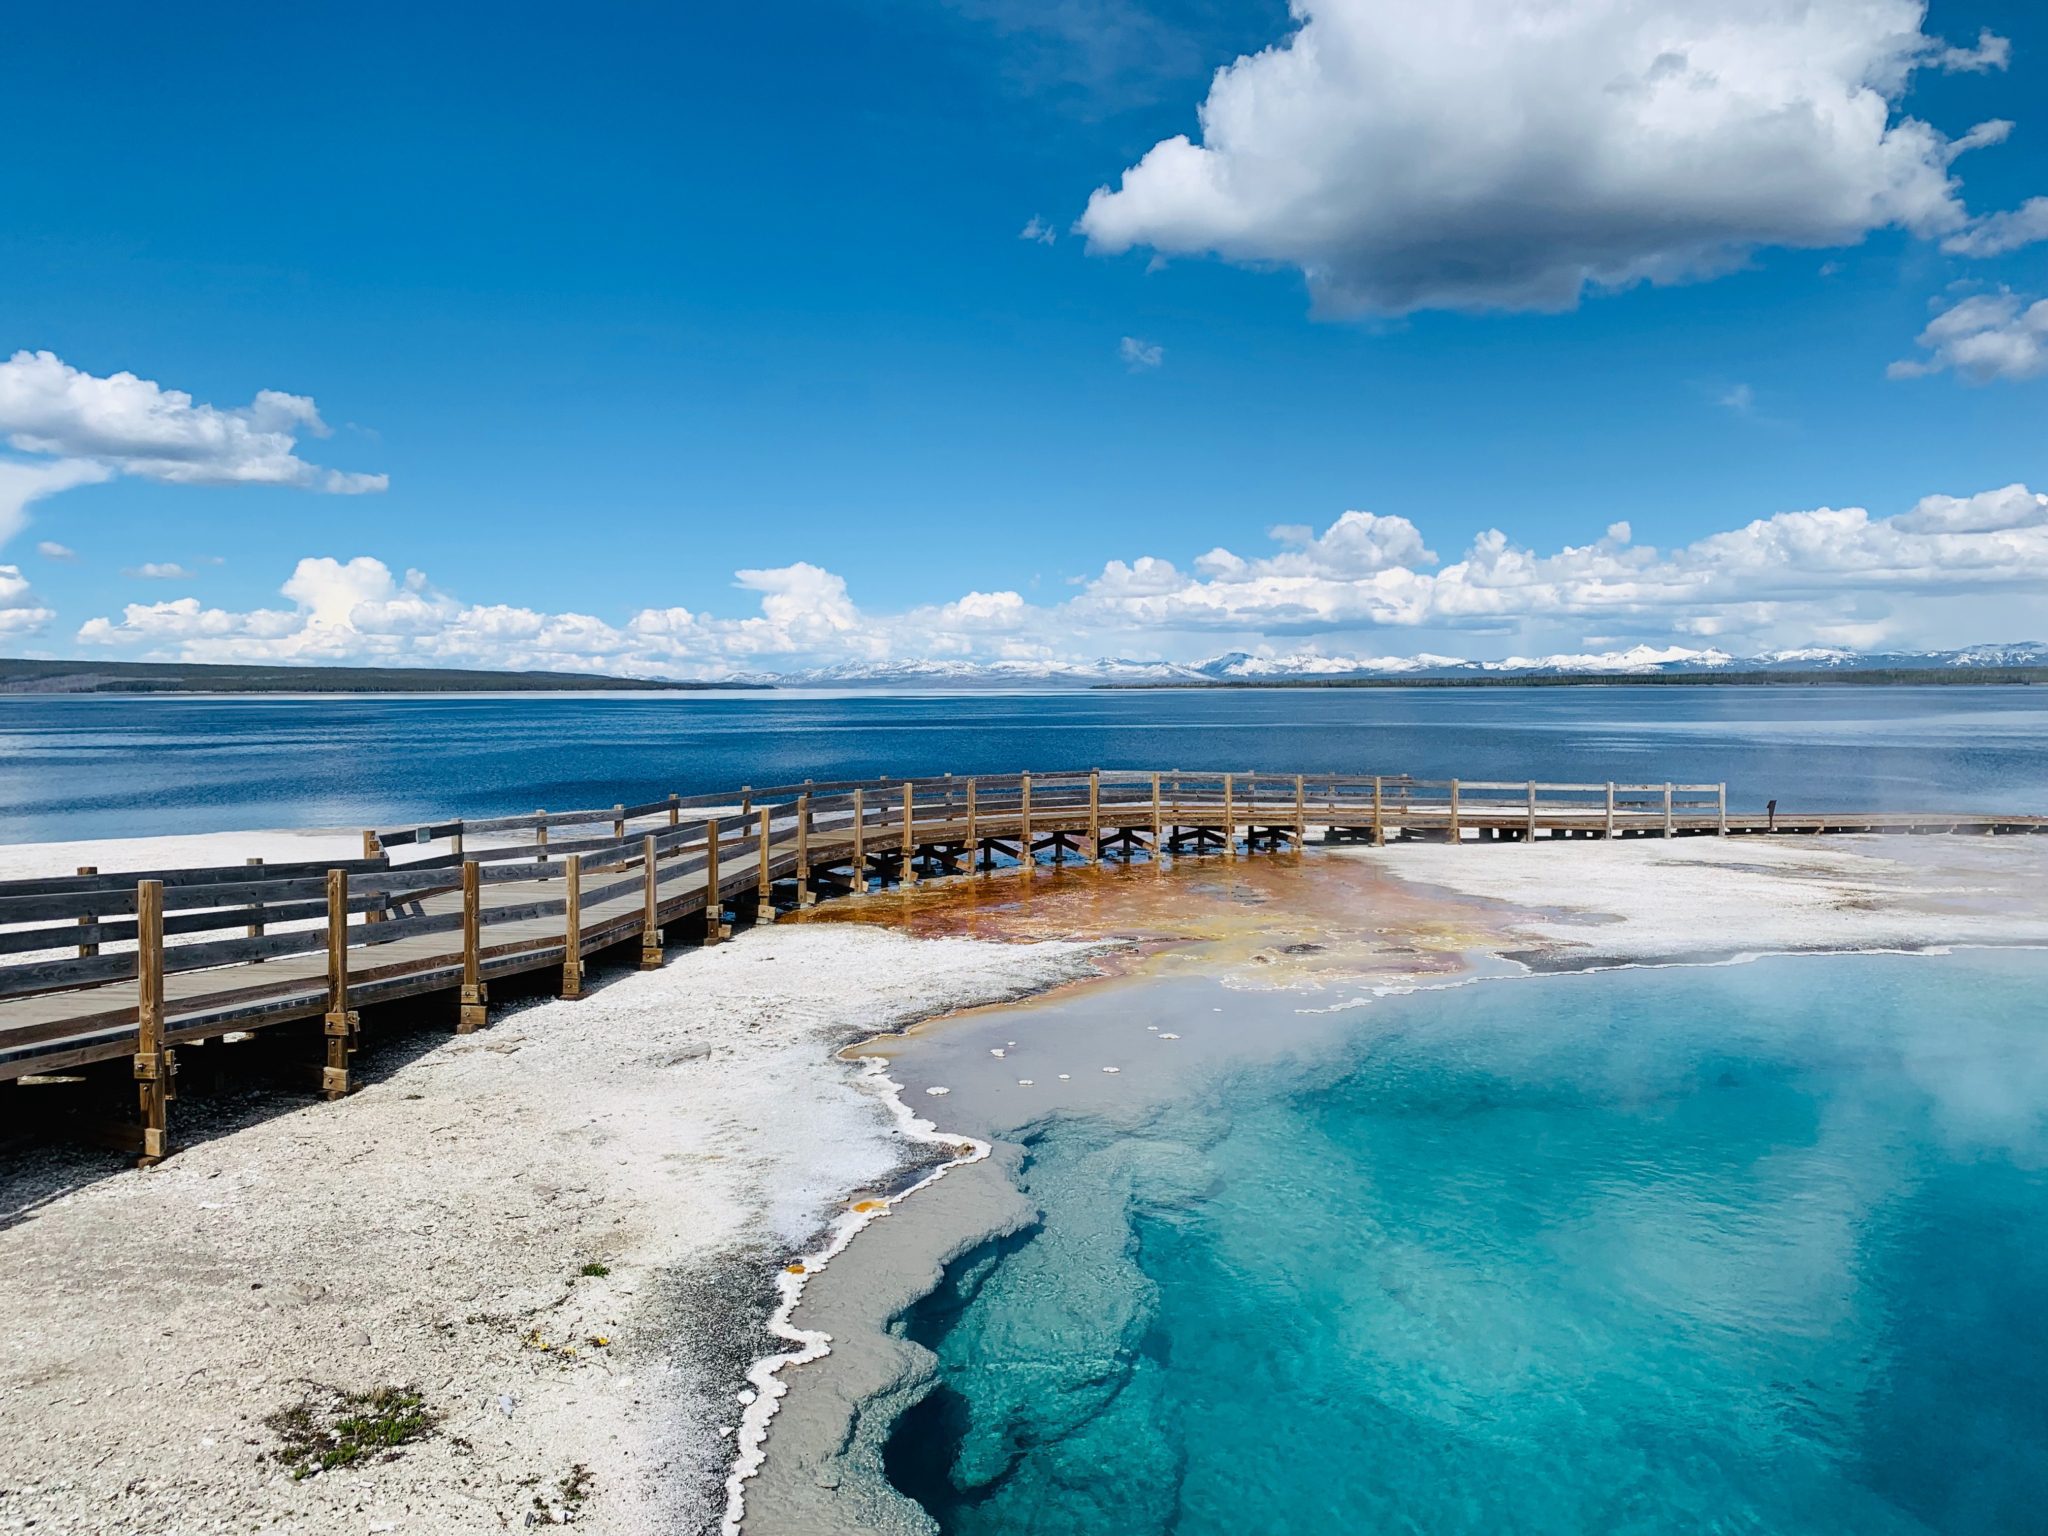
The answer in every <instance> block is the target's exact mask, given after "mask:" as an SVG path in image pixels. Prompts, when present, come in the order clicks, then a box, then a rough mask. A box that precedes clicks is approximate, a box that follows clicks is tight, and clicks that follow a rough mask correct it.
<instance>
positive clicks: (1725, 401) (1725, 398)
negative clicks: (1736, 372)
mask: <svg viewBox="0 0 2048 1536" xmlns="http://www.w3.org/2000/svg"><path fill="white" fill-rule="evenodd" d="M1720 403H1721V404H1722V405H1724V406H1726V407H1727V408H1728V409H1729V410H1731V411H1733V412H1734V413H1735V414H1736V415H1738V416H1747V415H1748V414H1749V413H1750V412H1751V411H1753V410H1755V409H1756V391H1755V390H1754V389H1752V388H1751V387H1750V386H1749V385H1747V384H1737V385H1735V386H1734V387H1732V388H1730V389H1725V390H1723V391H1722V392H1721V395H1720Z"/></svg>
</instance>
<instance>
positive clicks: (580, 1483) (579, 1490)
mask: <svg viewBox="0 0 2048 1536" xmlns="http://www.w3.org/2000/svg"><path fill="white" fill-rule="evenodd" d="M590 1481H591V1479H590V1468H588V1467H586V1466H585V1465H584V1464H583V1463H582V1462H580V1461H579V1462H577V1463H576V1465H575V1466H573V1467H571V1468H570V1469H569V1471H568V1474H567V1475H566V1476H564V1477H561V1478H558V1479H557V1480H556V1482H555V1496H554V1498H552V1499H549V1498H547V1497H545V1496H543V1495H541V1494H538V1493H536V1494H535V1495H534V1496H533V1515H532V1517H531V1519H532V1523H533V1524H535V1525H568V1524H570V1523H571V1522H572V1521H574V1520H575V1518H576V1514H577V1511H578V1510H580V1509H581V1508H582V1506H583V1501H584V1500H585V1499H587V1498H589V1497H590Z"/></svg>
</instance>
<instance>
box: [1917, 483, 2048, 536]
mask: <svg viewBox="0 0 2048 1536" xmlns="http://www.w3.org/2000/svg"><path fill="white" fill-rule="evenodd" d="M2044 523H2048V496H2043V495H2039V494H2037V493H2036V492H2033V491H2030V490H2028V489H2027V488H2026V487H2025V486H2024V485H2008V486H2002V487H2001V488H1999V489H1998V490H1995V491H1979V492H1978V493H1977V494H1976V495H1975V496H1923V497H1921V498H1920V500H1919V502H1918V503H1917V504H1916V505H1915V506H1914V507H1913V510H1912V511H1910V512H1905V513H1902V514H1900V515H1899V516H1898V517H1895V518H1893V519H1892V526H1893V527H1895V528H1898V529H1899V530H1901V531H1902V532H1905V533H2001V532H2003V531H2005V530H2006V529H2008V528H2039V527H2040V526H2042V524H2044Z"/></svg>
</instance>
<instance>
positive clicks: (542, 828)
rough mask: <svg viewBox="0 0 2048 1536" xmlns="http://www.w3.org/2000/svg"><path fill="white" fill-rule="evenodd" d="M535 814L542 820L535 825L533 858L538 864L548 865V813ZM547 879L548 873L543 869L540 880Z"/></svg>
mask: <svg viewBox="0 0 2048 1536" xmlns="http://www.w3.org/2000/svg"><path fill="white" fill-rule="evenodd" d="M533 814H534V815H536V816H538V817H539V818H540V820H539V821H537V822H535V823H534V825H533V856H534V859H535V860H536V861H537V862H539V863H541V864H546V863H547V861H548V813H547V812H546V811H535V812H534V813H533ZM547 877H548V872H547V871H546V870H545V869H543V870H542V871H541V872H540V876H539V878H540V879H542V880H545V879H547Z"/></svg>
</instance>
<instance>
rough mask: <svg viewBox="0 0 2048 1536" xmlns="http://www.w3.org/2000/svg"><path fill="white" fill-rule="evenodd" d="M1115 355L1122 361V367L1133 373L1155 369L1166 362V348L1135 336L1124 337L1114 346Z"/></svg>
mask: <svg viewBox="0 0 2048 1536" xmlns="http://www.w3.org/2000/svg"><path fill="white" fill-rule="evenodd" d="M1116 355H1117V356H1118V357H1120V358H1122V359H1123V362H1124V366H1125V367H1126V368H1128V369H1130V370H1131V372H1133V373H1141V372H1143V371H1144V370H1146V369H1148V368H1157V367H1158V366H1159V365H1160V364H1161V363H1163V362H1165V361H1166V348H1164V347H1162V346H1160V345H1159V343H1158V342H1156V341H1145V340H1143V339H1142V338H1140V337H1137V336H1126V337H1124V339H1123V340H1121V341H1119V342H1118V343H1117V344H1116Z"/></svg>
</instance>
